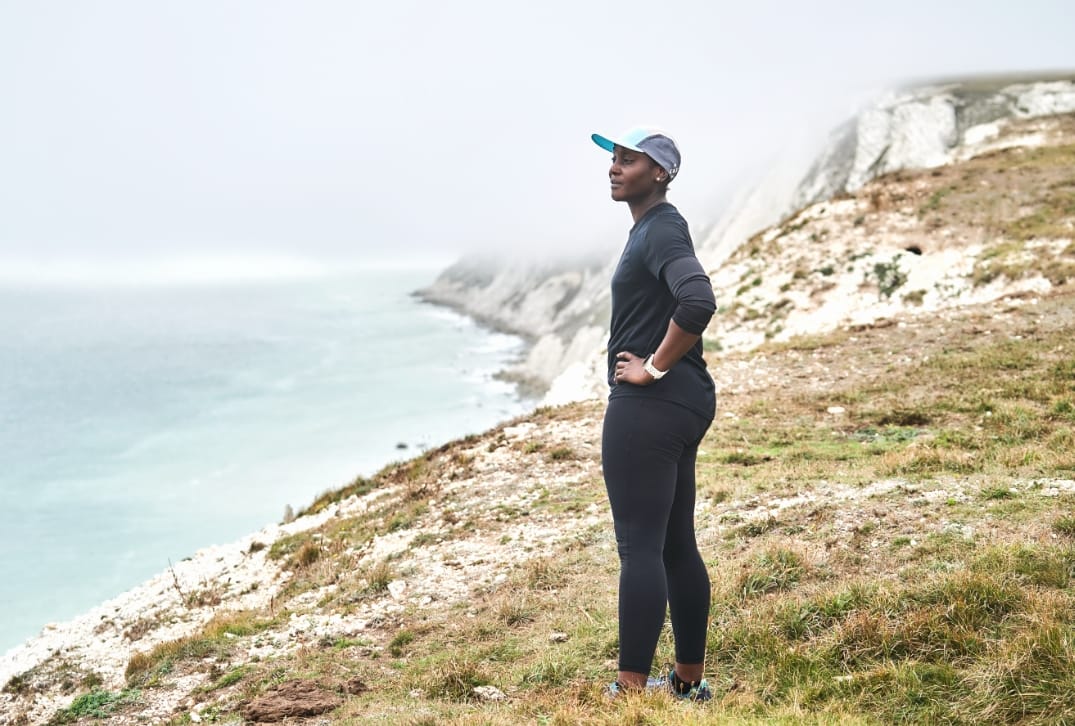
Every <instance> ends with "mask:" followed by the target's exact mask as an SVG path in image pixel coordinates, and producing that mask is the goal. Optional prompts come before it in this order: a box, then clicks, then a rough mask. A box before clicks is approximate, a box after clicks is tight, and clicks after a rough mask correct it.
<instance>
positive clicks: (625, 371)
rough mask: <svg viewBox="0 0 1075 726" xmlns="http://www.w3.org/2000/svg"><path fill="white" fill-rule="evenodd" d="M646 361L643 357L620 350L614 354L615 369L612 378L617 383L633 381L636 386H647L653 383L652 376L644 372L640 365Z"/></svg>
mask: <svg viewBox="0 0 1075 726" xmlns="http://www.w3.org/2000/svg"><path fill="white" fill-rule="evenodd" d="M645 362H646V359H645V358H639V357H638V356H637V355H635V354H634V353H629V352H627V351H622V352H620V353H617V354H616V370H615V372H614V373H613V380H615V381H616V383H617V384H620V383H633V384H634V385H636V386H648V385H649V384H651V383H653V376H651V375H650V374H649V373H646V369H645V368H643V367H642V364H643V363H645Z"/></svg>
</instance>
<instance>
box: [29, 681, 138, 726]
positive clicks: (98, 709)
mask: <svg viewBox="0 0 1075 726" xmlns="http://www.w3.org/2000/svg"><path fill="white" fill-rule="evenodd" d="M141 695H142V694H141V691H138V690H133V689H132V690H125V691H122V692H120V693H112V692H111V691H106V690H104V689H101V688H95V689H93V690H92V691H90V692H89V693H84V694H82V695H81V696H79V697H78V698H76V699H75V700H74V701H72V703H71V705H70V706H68V707H67V708H65V709H63V710H61V711H59V712H58V713H57V714H56V715H55V716H54V717H53V718H52V720H51V721H50V722H49V723H50V724H65V723H74V722H75V721H78V720H79V719H82V718H87V717H89V718H107V717H108V716H111V715H112V714H113V713H114V712H115V710H116V709H117V708H118V707H120V706H122V705H124V704H127V703H133V702H135V701H137V700H138V699H139V698H140V697H141Z"/></svg>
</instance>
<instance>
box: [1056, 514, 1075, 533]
mask: <svg viewBox="0 0 1075 726" xmlns="http://www.w3.org/2000/svg"><path fill="white" fill-rule="evenodd" d="M1053 531H1054V532H1056V533H1057V534H1062V535H1064V536H1065V537H1075V517H1060V518H1059V519H1058V520H1056V521H1055V522H1053Z"/></svg>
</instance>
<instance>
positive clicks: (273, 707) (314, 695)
mask: <svg viewBox="0 0 1075 726" xmlns="http://www.w3.org/2000/svg"><path fill="white" fill-rule="evenodd" d="M342 703H343V699H342V698H340V696H338V695H337V694H336V693H334V692H333V691H329V690H327V689H325V688H324V687H322V686H320V685H318V684H317V683H314V682H313V681H287V682H286V683H281V684H280V685H279V686H277V687H276V688H274V689H272V690H271V691H269V692H268V693H266V694H265V695H264V696H261V697H259V698H257V699H255V700H253V701H252V702H250V704H248V705H247V706H246V708H244V709H243V718H246V719H248V720H250V721H254V722H257V723H276V722H278V721H283V720H284V719H285V718H304V717H308V716H319V715H321V714H323V713H328V712H329V711H333V710H335V709H337V708H339V707H340V704H342Z"/></svg>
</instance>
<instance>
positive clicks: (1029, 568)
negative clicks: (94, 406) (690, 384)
mask: <svg viewBox="0 0 1075 726" xmlns="http://www.w3.org/2000/svg"><path fill="white" fill-rule="evenodd" d="M1072 123H1075V121H1073V122H1072ZM1073 153H1075V147H1059V148H1057V149H1054V150H1051V151H1050V150H1046V151H1042V152H1040V153H1038V152H1020V153H1016V151H1012V150H1008V151H1003V152H997V154H996V155H995V156H993V157H991V158H986V159H983V160H980V161H978V160H974V161H972V162H968V164H964V165H961V166H953V167H951V168H946V169H945V170H942V171H940V172H938V173H937V174H935V175H934V174H932V173H926V174H923V175H922V177H921V178H924V179H927V180H928V181H929V184H927V185H920V186H921V189H919V191H918V192H917V193H918V194H919V195H920V199H918V202H917V204H918V206H917V210H918V211H917V214H918V216H919V217H920V218H921V219H923V220H925V221H926V222H927V223H931V222H930V220H936V223H935V227H937V228H939V227H941V226H947V227H949V228H953V227H957V226H960V225H963V226H968V225H972V224H973V225H976V226H977V227H978V228H981V227H982V225H983V224H984V225H985V226H986V227H988V229H990V230H992V232H995V234H996V239H998V240H1001V239H1002V240H1003V241H1002V242H997V243H996V244H997V246H996V247H995V248H988V249H987V250H986V252H985V254H984V255H983V257H981V258H980V260H979V266H978V267H977V268H976V271H975V272H974V274H975V275H978V279H977V280H976V281H977V282H978V283H979V284H987V283H988V282H989V281H990V280H989V279H987V278H989V276H990V275H1004V276H1013V275H1020V274H1024V272H1026V271H1027V270H1031V271H1034V272H1036V273H1042V274H1045V276H1046V277H1048V279H1050V280H1052V281H1053V282H1054V283H1055V284H1056V285H1058V287H1057V288H1055V289H1054V290H1053V291H1052V292H1051V293H1050V294H1047V295H1043V296H1040V297H1036V298H1034V299H1029V298H1028V297H1026V296H1023V297H1017V298H1011V299H1003V300H1000V301H997V302H995V303H992V304H984V305H980V306H977V307H967V308H963V309H961V310H958V311H949V312H947V313H945V314H944V315H931V316H919V317H914V316H911V317H905V318H902V319H900V320H882V321H878V322H876V323H874V324H868V325H860V326H855V327H848V328H844V329H841V330H838V331H835V332H832V333H828V334H819V335H810V336H808V337H799V338H795V339H792V340H790V341H783V342H779V343H776V342H773V343H766V344H764V345H762V346H761V347H760V348H758V349H756V350H755V351H753V352H751V353H750V354H740V353H736V354H728V355H726V356H723V357H719V358H718V357H714V358H713V359H712V360H711V365H712V372H713V374H714V377H715V378H716V379H717V381H718V384H719V387H720V389H721V397H720V403H719V411H718V417H717V419H716V421H715V422H714V424H713V426H712V428H711V429H710V431H709V433H708V435H707V436H706V438H705V440H704V441H703V442H702V445H701V448H700V452H699V460H698V494H699V496H698V532H699V538H700V543H701V547H702V552H703V556H704V558H705V559H706V561H707V564H708V566H709V570H710V573H711V577H712V604H711V608H710V625H709V629H708V642H707V666H706V674H707V677H708V679H709V680H710V683H711V685H712V687H713V689H714V692H715V698H714V700H713V701H712V702H710V703H708V704H704V705H703V704H691V703H683V702H680V701H675V700H673V699H672V698H670V697H668V696H667V695H663V694H640V695H624V696H621V697H619V698H616V699H615V700H610V699H609V698H608V697H607V695H606V692H605V686H606V684H607V683H608V682H609V681H610V680H611V679H612V678H613V676H614V672H615V669H616V657H617V654H618V640H617V638H618V636H617V628H616V588H617V573H618V563H617V557H616V549H615V541H614V538H613V536H612V532H611V525H610V517H609V515H608V512H607V504H606V502H605V498H604V491H603V486H602V483H601V479H600V471H599V465H600V462H599V455H600V454H599V447H598V446H597V445H595V442H597V441H598V440H599V436H600V417H601V412H602V407H601V405H599V404H575V405H571V406H565V407H559V408H543V409H539V410H538V411H536V412H534V413H533V414H531V415H530V416H527V417H523V418H521V419H519V420H517V421H513V422H509V423H508V424H505V425H504V426H501V427H498V428H497V429H494V430H493V431H490V432H488V433H486V434H484V435H482V436H479V437H469V438H468V439H466V440H463V441H458V442H453V443H452V444H448V445H446V446H444V447H441V448H439V449H437V450H435V451H430V452H426V453H424V454H422V455H421V456H418V457H416V458H414V459H412V460H409V461H405V462H399V463H395V464H393V465H391V466H389V467H386V468H385V469H384V470H383V471H382V472H380V473H378V474H377V475H376V476H373V477H370V478H368V479H366V478H363V479H358V480H356V481H355V482H353V483H352V484H351V485H349V486H348V487H346V488H344V489H342V490H340V491H337V492H326V493H325V494H324V495H322V496H321V497H319V498H318V499H317V501H315V502H314V503H313V504H312V505H311V506H310V507H309V508H308V509H307V510H306V512H305V513H324V512H326V511H328V510H330V508H335V507H337V505H342V504H343V503H344V502H346V501H349V498H351V497H358V498H360V500H361V502H362V505H363V506H362V507H361V508H360V509H359V510H356V511H355V512H352V513H349V514H346V515H339V514H338V515H336V516H330V517H328V518H327V519H325V521H324V522H323V523H322V524H320V525H319V526H317V527H314V528H312V529H308V530H305V531H301V532H298V533H296V534H291V535H288V536H285V537H282V538H280V539H278V540H276V541H275V542H267V543H264V544H259V549H261V548H264V549H266V551H267V556H268V557H269V558H270V560H271V561H272V562H274V563H279V564H280V565H281V566H283V567H284V569H285V571H286V573H287V580H286V583H285V584H283V585H282V586H281V588H280V591H279V594H278V596H277V598H275V599H274V601H273V603H272V604H271V605H270V606H269V607H267V608H265V609H264V610H257V611H242V612H231V613H229V612H227V611H226V610H224V609H223V608H221V609H220V610H219V611H218V613H217V615H216V616H215V617H213V618H212V619H211V620H209V621H208V622H207V623H206V624H205V625H204V626H203V627H202V628H201V629H200V631H198V632H196V633H194V634H192V635H190V636H188V637H186V638H182V639H178V640H172V641H168V642H164V643H158V644H156V645H155V646H152V647H147V648H144V649H141V650H139V651H138V652H136V653H135V654H134V655H133V656H132V657H131V659H130V663H129V665H128V668H127V673H126V679H127V680H126V687H125V689H124V690H119V691H117V690H113V691H109V690H105V689H103V688H102V687H101V683H100V682H99V681H97V680H94V681H88V680H86V676H85V675H84V674H78V673H75V674H74V675H72V676H70V677H69V679H70V681H71V689H72V690H73V691H76V692H78V693H79V695H78V696H77V698H76V699H75V700H74V702H73V703H71V705H70V706H69V707H68V708H67V709H64V710H63V711H60V712H59V713H58V714H57V715H56V716H55V718H54V722H55V723H68V722H75V721H80V720H81V721H82V722H87V721H89V720H93V719H110V720H113V721H116V722H124V721H123V720H124V719H127V722H132V723H133V722H135V721H137V720H138V719H139V718H140V717H141V716H142V714H143V713H144V707H145V704H147V703H149V702H151V701H154V699H157V700H161V699H165V698H166V697H168V696H169V694H171V693H173V692H174V691H175V690H177V689H180V688H187V689H188V693H189V699H190V701H189V702H188V701H187V700H186V699H183V700H182V701H180V700H179V699H175V701H174V703H175V704H176V705H174V706H173V707H172V708H171V709H170V710H169V713H170V714H171V715H170V716H169V718H171V723H173V724H183V723H190V722H193V721H200V722H214V723H236V724H238V723H243V722H247V721H251V720H254V719H255V715H257V714H261V713H266V712H267V711H265V710H263V707H264V704H265V703H268V702H271V701H272V699H279V698H282V697H283V696H282V695H281V694H287V693H297V692H302V693H307V694H309V693H313V694H315V695H316V696H317V698H316V699H314V701H315V703H313V702H312V703H309V704H305V706H304V707H305V708H306V710H302V709H301V708H300V706H302V704H298V705H296V704H295V703H291V704H290V705H291V706H293V707H294V708H293V710H292V711H291V712H290V713H293V714H299V713H301V714H305V715H320V716H321V717H322V718H324V719H327V720H329V721H331V722H334V723H356V724H357V723H370V724H374V723H376V724H381V723H398V724H406V725H409V726H420V725H424V724H450V723H458V724H518V723H537V724H564V725H567V724H655V725H658V726H661V725H666V724H667V725H671V724H707V723H713V724H717V723H719V724H727V723H732V724H760V723H766V724H768V723H785V724H882V723H884V724H888V723H950V724H978V723H998V724H1055V723H1072V722H1075V356H1073V351H1075V343H1073V342H1072V341H1075V285H1073V284H1072V283H1071V282H1069V281H1068V280H1069V277H1070V275H1069V273H1068V271H1067V267H1065V265H1067V264H1068V260H1069V258H1071V259H1072V261H1073V262H1075V257H1072V256H1073V255H1075V249H1073V248H1072V246H1071V243H1070V237H1071V231H1070V228H1069V226H1068V225H1069V221H1070V220H1072V219H1075V207H1073V206H1072V204H1073V202H1072V193H1073V192H1075V186H1073V185H1075V177H1073V176H1072V172H1071V169H1073V168H1075V159H1073V157H1072V154H1073ZM998 160H1000V161H1002V162H1003V163H998ZM976 164H977V165H976ZM1009 174H1011V175H1018V176H1020V178H1028V179H1035V180H1037V181H1039V182H1042V183H1040V184H1038V183H1035V184H1026V185H1021V186H1020V189H1025V195H1026V196H1025V197H1021V198H1019V199H1015V200H1007V201H1004V204H1008V203H1009V202H1010V203H1011V205H1012V206H1011V208H1010V209H1009V208H1001V207H996V206H993V207H989V206H987V205H984V203H983V201H982V200H983V199H985V198H986V197H984V196H982V192H981V190H982V189H987V188H988V186H989V185H990V184H995V183H996V182H997V180H998V178H999V177H1003V176H1004V175H1009ZM916 180H918V181H921V179H920V178H919V177H916V176H915V175H904V177H903V178H902V179H898V180H891V181H893V184H896V185H898V184H904V183H911V182H914V181H916ZM1046 182H1047V183H1046ZM901 193H902V192H901ZM886 203H887V202H886V200H885V199H881V198H879V199H878V200H877V202H876V206H878V207H884V205H885V204H886ZM983 215H985V216H983ZM985 217H989V219H987V220H986V221H985V222H983V221H982V220H983V219H985ZM968 220H970V221H968ZM986 222H987V224H986ZM870 223H871V218H870V216H869V215H868V214H867V215H863V216H862V217H858V218H856V220H855V222H854V228H856V229H860V228H866V227H868V226H869V225H870ZM798 224H800V226H802V224H805V223H798ZM792 226H793V225H790V224H789V226H788V229H785V230H784V236H785V237H786V236H787V235H790V234H792V233H794V232H796V231H797V230H795V229H792V228H791V227H792ZM1063 234H1067V237H1068V240H1069V241H1068V242H1066V244H1067V245H1068V246H1067V247H1066V248H1058V249H1057V250H1056V251H1055V252H1056V254H1050V255H1048V256H1045V257H1040V258H1034V259H1036V260H1038V262H1032V263H1030V265H1031V266H1030V267H1026V268H1020V269H1017V265H1023V264H1024V263H1025V262H1026V259H1027V257H1026V254H1025V253H1027V252H1028V251H1029V252H1030V253H1033V252H1034V249H1035V248H1034V247H1033V245H1032V244H1031V243H1032V241H1033V240H1036V239H1040V238H1042V237H1051V236H1062V235H1063ZM817 236H818V240H817V241H818V242H819V243H820V242H822V241H823V239H824V238H825V235H823V234H820V233H818V235H817ZM989 239H994V238H993V237H990V238H989ZM755 242H757V240H755ZM774 244H775V242H774ZM1028 245H1029V246H1028ZM987 247H988V244H987ZM765 252H766V251H765V250H763V249H762V248H761V247H757V248H756V251H755V254H756V256H758V257H761V256H762V255H763V254H764V253H765ZM1042 259H1045V260H1047V261H1048V264H1049V265H1052V266H1053V267H1050V268H1049V269H1048V270H1043V268H1041V267H1040V264H1039V263H1040V260H1042ZM1020 260H1022V261H1020ZM833 264H834V265H840V264H842V263H840V261H835V262H834V263H833ZM1034 265H1039V266H1038V267H1034ZM757 270H758V272H757V274H755V273H754V272H752V273H751V275H750V276H746V277H744V278H743V280H742V281H741V284H742V286H743V289H742V290H741V291H740V293H741V295H743V296H744V297H745V296H747V295H748V293H749V292H750V291H751V290H754V289H756V288H757V287H758V286H759V285H760V284H761V282H762V276H761V275H762V271H763V270H765V267H764V265H762V264H759V265H758V266H757ZM1021 270H1022V271H1021ZM872 271H873V275H874V276H875V277H876V280H874V282H875V283H876V284H877V289H878V290H879V294H880V295H881V296H882V297H885V298H886V299H887V298H889V297H892V298H897V297H899V296H901V295H902V296H903V297H905V298H906V297H908V296H911V297H914V295H915V291H913V290H912V291H907V290H904V289H903V285H904V283H905V281H906V278H905V276H904V275H903V271H902V268H901V267H900V266H899V262H898V260H896V259H893V261H892V262H891V263H882V264H878V265H877V266H876V267H874V268H872ZM835 272H836V268H835V267H833V268H832V269H829V270H828V272H826V271H825V269H821V270H818V271H816V272H809V273H807V272H806V271H805V270H804V271H803V273H802V277H819V278H820V277H828V276H830V275H832V274H834V273H835ZM993 279H995V278H993ZM755 281H757V283H756V282H755ZM789 284H790V283H789ZM912 302H913V301H912ZM921 302H922V298H921V295H919V296H918V303H921ZM744 304H745V303H744ZM773 305H775V303H773ZM565 432H566V433H565ZM569 434H570V435H569ZM490 492H495V494H491V493H490ZM385 541H389V542H396V543H403V544H402V545H401V546H402V547H404V548H405V549H404V550H403V552H405V553H406V556H405V555H404V554H402V553H401V550H399V549H396V550H388V549H385V550H378V549H377V548H376V547H374V544H375V543H383V542H385ZM453 547H457V548H458V549H456V550H450V548H453ZM251 550H252V551H253V545H252V546H251ZM449 551H451V552H452V553H454V554H451V555H449V554H446V553H447V552H449ZM460 553H463V554H469V555H471V556H472V559H470V560H467V562H470V563H471V564H470V565H469V566H470V567H473V568H475V569H474V570H473V571H467V570H466V567H467V566H466V565H464V564H463V563H462V560H461V559H460V558H462V557H463V554H460ZM408 558H409V559H408ZM415 558H421V559H437V561H438V562H439V564H440V565H441V566H442V567H443V568H445V569H447V570H451V571H453V572H455V571H459V570H463V571H464V572H463V580H464V584H465V588H464V591H463V592H462V593H455V594H452V593H437V597H433V596H430V597H428V598H427V599H424V600H421V599H414V598H408V597H407V595H406V591H405V588H406V587H409V585H408V584H407V583H408V582H409V581H413V580H414V579H415V577H416V575H415V565H414V559H415ZM490 562H491V563H492V564H493V571H494V572H495V573H496V576H495V577H493V578H486V579H483V578H481V577H479V574H480V573H479V572H478V567H479V565H488V564H489V563H490ZM374 604H375V605H376V608H372V607H370V606H371V605H374ZM199 606H201V605H199ZM216 606H217V604H216V603H209V604H207V605H205V607H216ZM355 613H363V617H364V618H365V620H364V621H363V623H362V627H361V628H360V629H358V630H359V632H354V629H352V630H347V629H345V628H343V626H337V625H334V623H339V622H342V620H343V618H346V617H349V616H353V615H354V614H355ZM369 613H373V614H369ZM314 621H316V623H317V628H319V630H317V631H316V632H317V633H318V635H316V636H310V635H309V633H310V632H313V628H314V625H312V624H311V623H313V622H314ZM333 628H336V629H335V630H334V629H333ZM140 635H141V634H140ZM296 641H301V642H298V643H296ZM280 643H285V644H286V645H280ZM672 645H673V644H672V638H671V633H670V632H669V631H668V630H666V632H665V633H664V634H663V635H662V638H661V640H660V643H659V646H658V652H657V657H656V659H655V663H654V671H655V673H657V672H660V671H662V670H663V669H665V668H667V667H668V664H670V663H671V662H672V661H673V659H674V653H673V650H672ZM35 678H37V675H36V674H34V673H28V674H21V675H20V676H17V677H16V678H14V679H12V681H11V682H10V683H8V684H7V685H6V686H5V688H4V690H5V692H7V693H16V694H28V693H31V692H32V691H33V690H34V687H35V686H34V683H35ZM191 683H193V684H194V686H191V685H190V684H191ZM180 684H185V685H180ZM295 684H298V686H299V687H295ZM289 689H290V690H289ZM190 702H193V704H194V705H193V706H191V705H190ZM317 704H320V705H317ZM255 705H256V706H258V708H254V706H255ZM294 718H299V716H294Z"/></svg>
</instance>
